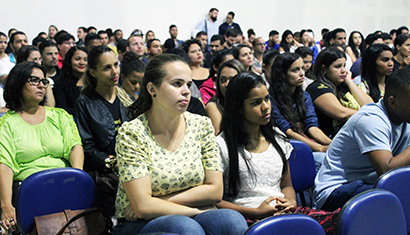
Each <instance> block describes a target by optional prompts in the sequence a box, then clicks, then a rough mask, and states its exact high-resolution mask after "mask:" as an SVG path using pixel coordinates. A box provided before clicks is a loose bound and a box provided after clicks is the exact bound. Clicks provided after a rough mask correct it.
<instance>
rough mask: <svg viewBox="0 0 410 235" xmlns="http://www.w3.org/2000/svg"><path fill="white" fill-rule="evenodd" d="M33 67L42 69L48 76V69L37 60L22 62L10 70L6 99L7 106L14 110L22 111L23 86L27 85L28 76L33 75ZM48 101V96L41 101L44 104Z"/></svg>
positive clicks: (5, 90)
mask: <svg viewBox="0 0 410 235" xmlns="http://www.w3.org/2000/svg"><path fill="white" fill-rule="evenodd" d="M33 69H40V70H41V71H42V72H43V75H44V77H45V78H46V77H47V76H46V74H47V72H46V69H45V68H44V67H43V66H42V65H39V64H37V63H35V62H22V63H19V64H16V66H14V68H13V69H12V70H11V71H10V73H9V75H8V77H7V80H6V85H5V86H4V94H3V96H4V101H6V108H8V109H10V110H14V111H20V110H21V108H22V106H23V104H22V93H23V88H24V86H25V85H26V83H27V81H28V78H29V77H30V76H31V73H32V72H33ZM45 102H46V96H45V95H44V99H43V100H42V101H41V102H40V103H39V104H40V105H44V104H45Z"/></svg>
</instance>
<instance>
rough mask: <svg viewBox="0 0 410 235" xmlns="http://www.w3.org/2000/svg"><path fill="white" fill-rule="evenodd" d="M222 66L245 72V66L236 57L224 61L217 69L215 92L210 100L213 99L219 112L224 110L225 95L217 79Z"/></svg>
mask: <svg viewBox="0 0 410 235" xmlns="http://www.w3.org/2000/svg"><path fill="white" fill-rule="evenodd" d="M224 68H231V69H234V70H236V71H237V72H238V74H239V73H242V72H245V66H243V64H242V63H241V62H240V61H239V60H236V59H232V60H228V61H226V62H224V63H223V64H222V65H221V66H220V67H219V69H218V75H217V76H216V94H215V96H214V97H212V98H213V99H212V98H211V99H212V101H215V103H216V107H218V110H219V112H221V113H223V112H224V105H225V97H224V95H223V94H222V91H221V87H220V86H219V81H220V77H221V73H222V70H223V69H224Z"/></svg>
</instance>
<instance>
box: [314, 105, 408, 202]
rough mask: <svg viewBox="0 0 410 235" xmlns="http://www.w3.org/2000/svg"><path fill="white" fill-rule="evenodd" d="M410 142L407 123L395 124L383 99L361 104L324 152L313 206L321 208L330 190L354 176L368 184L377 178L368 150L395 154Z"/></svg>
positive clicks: (355, 178)
mask: <svg viewBox="0 0 410 235" xmlns="http://www.w3.org/2000/svg"><path fill="white" fill-rule="evenodd" d="M409 144H410V126H409V124H408V123H402V124H400V125H396V124H394V123H393V122H392V121H391V120H390V118H389V116H388V114H387V111H386V107H385V106H384V104H383V99H381V100H380V101H379V102H378V103H371V104H368V105H365V106H363V107H362V108H361V109H360V110H359V111H358V112H357V113H356V114H354V115H353V116H352V117H350V119H349V120H348V121H347V122H346V124H345V125H344V126H343V127H342V129H341V130H340V131H339V133H338V134H337V135H336V136H335V138H334V139H333V141H332V143H331V144H330V146H329V149H328V150H327V152H326V156H325V159H324V161H323V165H322V167H321V168H320V170H319V172H318V174H317V176H316V179H315V190H314V192H313V197H314V202H315V203H316V208H318V209H320V208H321V207H322V206H323V204H324V203H325V202H326V200H327V198H328V196H329V195H330V194H331V193H332V192H333V190H335V189H336V188H338V187H339V186H341V185H343V184H346V183H349V182H352V181H355V180H362V181H363V182H365V183H367V184H374V183H375V182H376V181H377V179H378V175H377V173H376V171H375V169H374V167H373V165H372V163H371V162H370V160H369V157H368V156H367V153H369V152H372V151H375V150H387V151H390V152H391V153H392V154H393V156H397V155H398V154H400V153H401V152H403V151H404V150H405V149H406V148H407V147H408V146H409Z"/></svg>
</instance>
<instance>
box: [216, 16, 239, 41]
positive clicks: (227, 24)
mask: <svg viewBox="0 0 410 235" xmlns="http://www.w3.org/2000/svg"><path fill="white" fill-rule="evenodd" d="M234 18H235V13H234V12H233V11H230V12H228V15H227V16H226V21H225V22H224V23H222V24H221V26H219V35H222V36H223V35H225V32H226V30H227V29H230V28H235V29H238V32H239V31H242V30H241V26H239V24H237V23H235V22H233V19H234Z"/></svg>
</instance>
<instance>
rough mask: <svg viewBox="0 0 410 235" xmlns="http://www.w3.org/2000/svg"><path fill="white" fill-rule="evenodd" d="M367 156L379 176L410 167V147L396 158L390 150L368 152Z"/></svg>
mask: <svg viewBox="0 0 410 235" xmlns="http://www.w3.org/2000/svg"><path fill="white" fill-rule="evenodd" d="M367 155H368V156H369V159H370V162H371V163H372V165H373V167H374V169H375V170H376V172H377V175H379V176H380V175H382V174H384V173H385V172H387V171H389V170H391V169H394V168H397V167H401V166H405V165H410V146H409V147H407V148H406V149H405V150H404V151H403V152H402V153H400V154H399V155H397V156H395V157H393V154H392V153H391V152H390V151H388V150H375V151H371V152H368V153H367Z"/></svg>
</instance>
